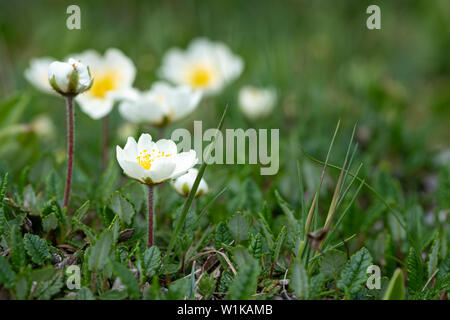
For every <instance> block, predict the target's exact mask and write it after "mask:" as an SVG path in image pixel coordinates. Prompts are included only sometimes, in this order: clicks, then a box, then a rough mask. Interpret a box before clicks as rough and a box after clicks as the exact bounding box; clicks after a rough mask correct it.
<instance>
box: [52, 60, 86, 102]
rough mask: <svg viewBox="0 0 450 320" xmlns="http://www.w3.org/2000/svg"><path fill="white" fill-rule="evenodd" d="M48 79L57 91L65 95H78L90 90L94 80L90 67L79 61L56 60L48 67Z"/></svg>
mask: <svg viewBox="0 0 450 320" xmlns="http://www.w3.org/2000/svg"><path fill="white" fill-rule="evenodd" d="M48 79H49V81H50V85H51V86H52V88H53V89H55V91H57V92H58V93H59V94H62V95H64V96H76V95H77V94H79V93H82V92H84V91H86V90H89V89H90V88H91V86H92V84H93V82H94V80H93V79H92V78H91V73H90V71H89V67H87V66H85V65H84V64H82V63H81V62H79V61H76V60H74V59H69V61H68V62H59V61H55V62H52V63H51V64H50V66H49V67H48Z"/></svg>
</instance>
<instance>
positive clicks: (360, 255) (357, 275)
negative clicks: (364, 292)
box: [338, 247, 372, 294]
mask: <svg viewBox="0 0 450 320" xmlns="http://www.w3.org/2000/svg"><path fill="white" fill-rule="evenodd" d="M371 264H372V256H371V255H370V253H369V251H368V250H367V249H366V248H364V247H363V248H362V249H361V250H359V251H358V252H357V253H355V254H354V255H353V256H352V257H351V258H350V260H349V261H348V262H347V263H346V264H345V266H344V269H343V270H342V272H341V279H340V280H339V281H338V288H339V289H341V290H345V289H348V291H349V292H350V293H351V294H355V293H357V292H358V291H359V290H360V289H361V288H362V285H363V284H364V283H365V282H366V281H367V278H368V276H367V273H366V271H367V267H368V266H370V265H371Z"/></svg>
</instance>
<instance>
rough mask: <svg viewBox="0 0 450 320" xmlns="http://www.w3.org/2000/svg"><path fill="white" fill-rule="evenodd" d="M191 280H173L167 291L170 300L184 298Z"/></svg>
mask: <svg viewBox="0 0 450 320" xmlns="http://www.w3.org/2000/svg"><path fill="white" fill-rule="evenodd" d="M189 285H190V281H189V279H188V278H184V279H178V280H176V281H174V282H172V283H171V284H170V286H169V291H168V292H167V299H168V300H182V299H184V298H185V297H187V295H188V291H189Z"/></svg>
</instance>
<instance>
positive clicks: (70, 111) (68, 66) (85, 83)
mask: <svg viewBox="0 0 450 320" xmlns="http://www.w3.org/2000/svg"><path fill="white" fill-rule="evenodd" d="M48 81H49V83H50V85H51V86H52V88H53V89H54V90H55V91H56V92H58V93H59V94H61V95H62V96H64V97H65V99H66V107H67V176H66V186H65V189H64V202H63V206H64V207H67V206H68V205H69V198H70V188H71V185H72V167H73V157H74V142H73V140H74V130H75V129H74V117H75V110H74V107H73V99H74V98H75V97H76V96H77V95H78V94H80V93H82V92H84V91H86V90H88V89H89V88H90V87H91V86H92V84H93V82H94V80H93V79H92V77H91V74H90V72H89V67H88V66H86V65H84V64H82V63H81V62H79V61H77V60H75V59H72V58H70V59H69V61H68V62H59V61H54V62H52V63H51V64H50V65H49V67H48Z"/></svg>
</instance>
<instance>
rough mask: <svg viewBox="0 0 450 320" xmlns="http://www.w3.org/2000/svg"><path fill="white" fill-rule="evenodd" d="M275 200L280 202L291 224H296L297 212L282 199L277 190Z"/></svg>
mask: <svg viewBox="0 0 450 320" xmlns="http://www.w3.org/2000/svg"><path fill="white" fill-rule="evenodd" d="M275 198H276V199H277V201H278V204H279V205H280V207H281V210H283V212H284V214H285V215H286V216H287V218H288V220H289V222H290V223H293V224H296V223H298V221H297V220H296V219H295V212H294V210H293V209H292V208H291V206H290V205H289V204H288V203H287V202H286V201H285V200H284V199H283V198H282V197H281V195H280V193H279V192H278V191H277V190H275Z"/></svg>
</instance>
